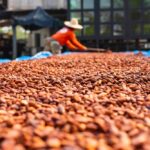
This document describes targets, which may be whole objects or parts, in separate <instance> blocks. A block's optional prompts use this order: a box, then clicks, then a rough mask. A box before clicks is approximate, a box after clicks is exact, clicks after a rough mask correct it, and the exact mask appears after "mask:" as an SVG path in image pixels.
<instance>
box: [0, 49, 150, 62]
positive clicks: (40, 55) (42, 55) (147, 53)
mask: <svg viewBox="0 0 150 150" xmlns="http://www.w3.org/2000/svg"><path fill="white" fill-rule="evenodd" d="M127 52H128V53H129V52H130V51H127ZM133 52H134V54H137V53H138V52H139V51H138V50H135V51H133ZM141 52H142V53H143V55H144V56H146V57H150V50H149V51H141ZM73 53H76V52H70V51H66V52H64V53H62V54H61V55H68V54H73ZM61 55H60V56H61ZM50 56H52V53H51V52H44V51H42V52H39V53H37V54H36V55H34V56H21V57H18V58H16V59H15V60H16V61H22V60H33V59H40V58H47V57H50ZM10 61H11V60H10V59H0V63H5V62H10Z"/></svg>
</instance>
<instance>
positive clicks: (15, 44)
mask: <svg viewBox="0 0 150 150" xmlns="http://www.w3.org/2000/svg"><path fill="white" fill-rule="evenodd" d="M12 29H13V39H12V40H13V52H12V57H13V59H15V58H16V57H17V39H16V26H15V25H13V26H12Z"/></svg>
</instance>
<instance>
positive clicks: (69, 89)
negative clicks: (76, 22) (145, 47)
mask: <svg viewBox="0 0 150 150" xmlns="http://www.w3.org/2000/svg"><path fill="white" fill-rule="evenodd" d="M149 137H150V58H145V57H143V56H136V55H132V54H114V53H105V54H103V53H98V54H96V53H92V54H88V53H87V54H73V55H68V56H61V57H60V56H53V57H50V58H47V59H40V60H29V61H22V62H15V61H13V62H10V63H6V64H0V149H2V150H26V149H27V150H48V149H49V150H59V149H62V150H82V149H83V150H150V140H149Z"/></svg>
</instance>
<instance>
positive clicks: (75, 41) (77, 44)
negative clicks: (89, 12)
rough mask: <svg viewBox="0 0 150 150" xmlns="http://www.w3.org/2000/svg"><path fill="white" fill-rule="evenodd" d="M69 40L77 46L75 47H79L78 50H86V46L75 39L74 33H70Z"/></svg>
mask: <svg viewBox="0 0 150 150" xmlns="http://www.w3.org/2000/svg"><path fill="white" fill-rule="evenodd" d="M71 42H72V44H74V45H75V46H76V47H77V49H79V50H87V47H86V46H84V45H82V44H81V43H80V42H79V41H78V40H77V38H76V35H75V34H72V36H71Z"/></svg>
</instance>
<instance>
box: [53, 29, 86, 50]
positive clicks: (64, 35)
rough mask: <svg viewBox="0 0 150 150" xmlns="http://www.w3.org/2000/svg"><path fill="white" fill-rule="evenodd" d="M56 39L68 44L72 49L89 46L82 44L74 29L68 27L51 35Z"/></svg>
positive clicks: (83, 48)
mask: <svg viewBox="0 0 150 150" xmlns="http://www.w3.org/2000/svg"><path fill="white" fill-rule="evenodd" d="M51 38H53V39H54V40H56V41H58V42H59V43H60V45H62V46H64V45H66V46H67V47H69V48H70V49H79V50H86V49H87V48H86V47H85V46H84V45H82V44H81V43H80V42H79V41H78V40H77V38H76V35H75V33H74V30H71V29H69V28H67V27H64V28H62V29H60V30H59V31H58V32H56V33H55V34H54V35H52V36H51Z"/></svg>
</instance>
